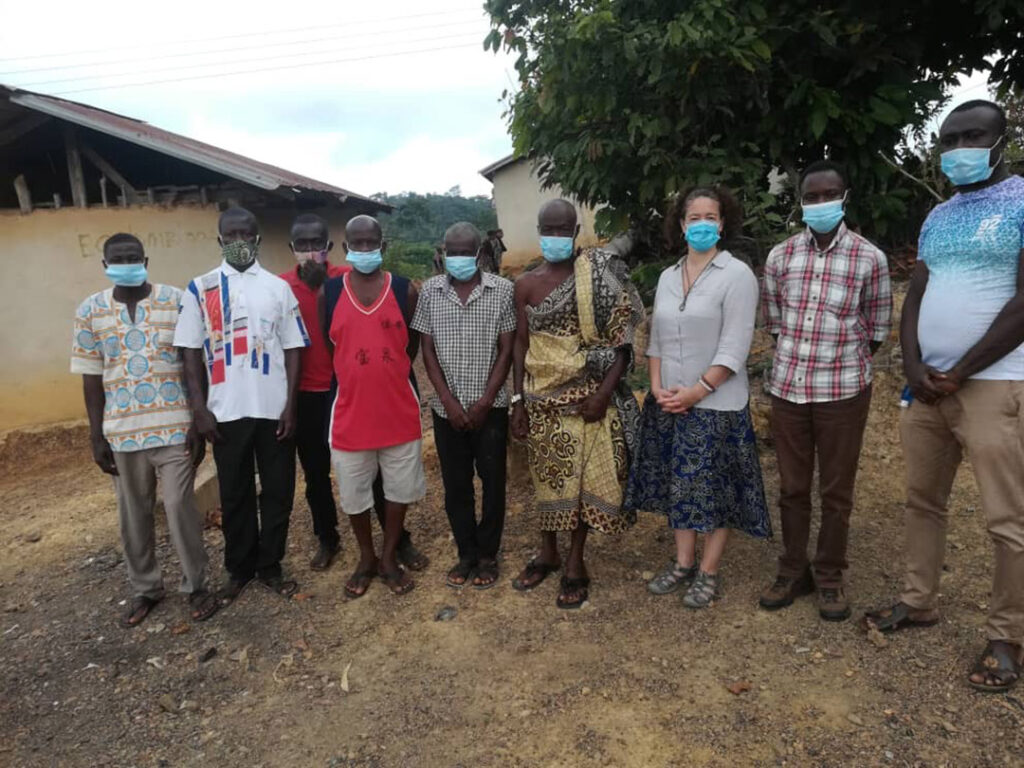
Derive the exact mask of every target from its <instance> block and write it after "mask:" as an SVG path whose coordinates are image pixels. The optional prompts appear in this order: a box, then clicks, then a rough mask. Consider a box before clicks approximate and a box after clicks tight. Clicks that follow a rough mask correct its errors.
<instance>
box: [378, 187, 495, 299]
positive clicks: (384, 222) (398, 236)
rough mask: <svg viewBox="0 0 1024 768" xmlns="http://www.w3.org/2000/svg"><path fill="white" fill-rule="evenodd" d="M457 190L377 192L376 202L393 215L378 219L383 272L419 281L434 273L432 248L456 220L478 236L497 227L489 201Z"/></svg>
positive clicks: (439, 241)
mask: <svg viewBox="0 0 1024 768" xmlns="http://www.w3.org/2000/svg"><path fill="white" fill-rule="evenodd" d="M461 192H462V191H461V190H460V189H459V188H458V187H452V188H451V189H449V190H448V191H447V192H446V193H445V194H443V195H432V194H431V195H418V194H416V193H414V192H403V193H401V194H398V195H389V194H386V193H383V192H382V193H378V194H375V195H373V198H374V199H375V200H380V201H381V202H385V203H388V204H389V205H392V206H394V208H395V210H394V211H393V212H392V213H389V214H384V215H381V216H380V217H379V219H380V223H381V226H382V227H383V228H384V238H385V240H387V242H388V248H387V252H386V253H385V255H384V266H385V269H388V270H389V271H392V272H395V273H396V274H399V275H404V276H405V277H411V278H415V279H419V280H422V279H424V278H426V277H429V276H430V275H431V273H432V272H433V264H432V258H433V255H434V246H435V245H439V244H441V241H442V240H443V239H444V231H445V230H446V229H448V227H449V226H451V225H452V224H454V223H455V222H457V221H468V222H470V223H472V224H475V225H476V226H477V228H478V229H479V230H480V231H481V233H486V232H487V230H489V229H494V228H496V227H497V226H498V218H497V215H496V214H495V212H494V207H493V206H492V205H491V200H490V198H487V197H484V196H483V195H477V196H475V197H463V196H462V194H461Z"/></svg>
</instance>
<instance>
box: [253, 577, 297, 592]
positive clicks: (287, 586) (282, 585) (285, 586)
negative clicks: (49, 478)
mask: <svg viewBox="0 0 1024 768" xmlns="http://www.w3.org/2000/svg"><path fill="white" fill-rule="evenodd" d="M260 584H262V585H263V586H264V587H266V588H267V589H269V590H270V591H271V592H276V593H277V594H279V595H280V596H281V597H291V596H292V595H294V594H295V593H296V592H298V591H299V584H298V582H295V581H292V580H290V579H286V578H284V577H283V576H271V577H270V578H269V579H260Z"/></svg>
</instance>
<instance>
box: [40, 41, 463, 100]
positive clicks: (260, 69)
mask: <svg viewBox="0 0 1024 768" xmlns="http://www.w3.org/2000/svg"><path fill="white" fill-rule="evenodd" d="M463 48H480V49H481V50H482V46H481V43H479V42H475V43H466V44H463V45H446V46H441V47H438V48H422V49H418V50H412V51H395V52H392V53H382V54H371V55H369V56H357V57H355V58H345V59H331V60H328V61H311V62H306V63H302V64H285V65H283V66H277V67H258V68H255V69H242V70H238V71H236V72H218V73H212V74H205V75H190V76H188V77H170V78H167V79H164V80H146V81H142V82H137V83H118V84H117V85H98V86H93V87H90V88H76V89H74V90H71V91H58V92H56V93H55V94H54V95H55V96H69V95H71V94H74V93H86V92H89V91H107V90H111V89H114V88H138V87H141V86H144V85H161V84H163V83H181V82H190V81H194V80H211V79H214V78H220V77H234V76H235V75H251V74H256V73H258V72H279V71H285V70H289V69H300V68H302V67H316V66H329V65H332V64H346V63H351V62H356V61H370V60H376V59H390V58H394V57H397V56H409V55H413V54H417V53H435V52H438V51H454V50H459V49H463Z"/></svg>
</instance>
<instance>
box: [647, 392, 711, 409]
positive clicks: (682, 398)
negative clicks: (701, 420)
mask: <svg viewBox="0 0 1024 768" xmlns="http://www.w3.org/2000/svg"><path fill="white" fill-rule="evenodd" d="M651 394H652V395H654V399H655V401H656V402H657V403H658V405H660V406H661V410H663V411H664V412H665V413H676V414H684V413H686V412H687V411H689V410H690V409H691V408H693V406H695V405H696V404H697V403H698V402H700V400H701V398H703V397H704V390H703V389H702V388H701V387H700V386H699V385H695V386H692V387H672V388H671V389H661V388H658V389H655V388H653V387H652V388H651Z"/></svg>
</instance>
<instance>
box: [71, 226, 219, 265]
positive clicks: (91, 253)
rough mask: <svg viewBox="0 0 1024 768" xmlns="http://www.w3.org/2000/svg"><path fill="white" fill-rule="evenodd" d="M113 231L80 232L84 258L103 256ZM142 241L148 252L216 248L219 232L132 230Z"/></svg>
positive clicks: (81, 249)
mask: <svg viewBox="0 0 1024 768" xmlns="http://www.w3.org/2000/svg"><path fill="white" fill-rule="evenodd" d="M112 234H114V233H113V232H104V233H103V234H99V235H98V234H96V233H94V232H79V233H78V250H79V253H80V254H81V256H82V258H83V259H89V258H101V257H102V256H103V244H104V243H105V242H106V241H107V238H108V237H110V236H111V235H112ZM131 234H133V235H135V236H136V237H137V238H139V240H141V241H142V245H143V247H144V248H145V249H146V252H147V253H148V252H150V251H161V250H167V251H169V250H174V249H176V248H204V249H205V248H210V247H211V246H212V247H214V248H217V247H219V246H218V245H217V233H216V232H214V231H213V230H210V231H209V232H206V231H203V230H198V231H193V232H176V231H174V230H165V231H162V232H134V231H133V232H132V233H131Z"/></svg>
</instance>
